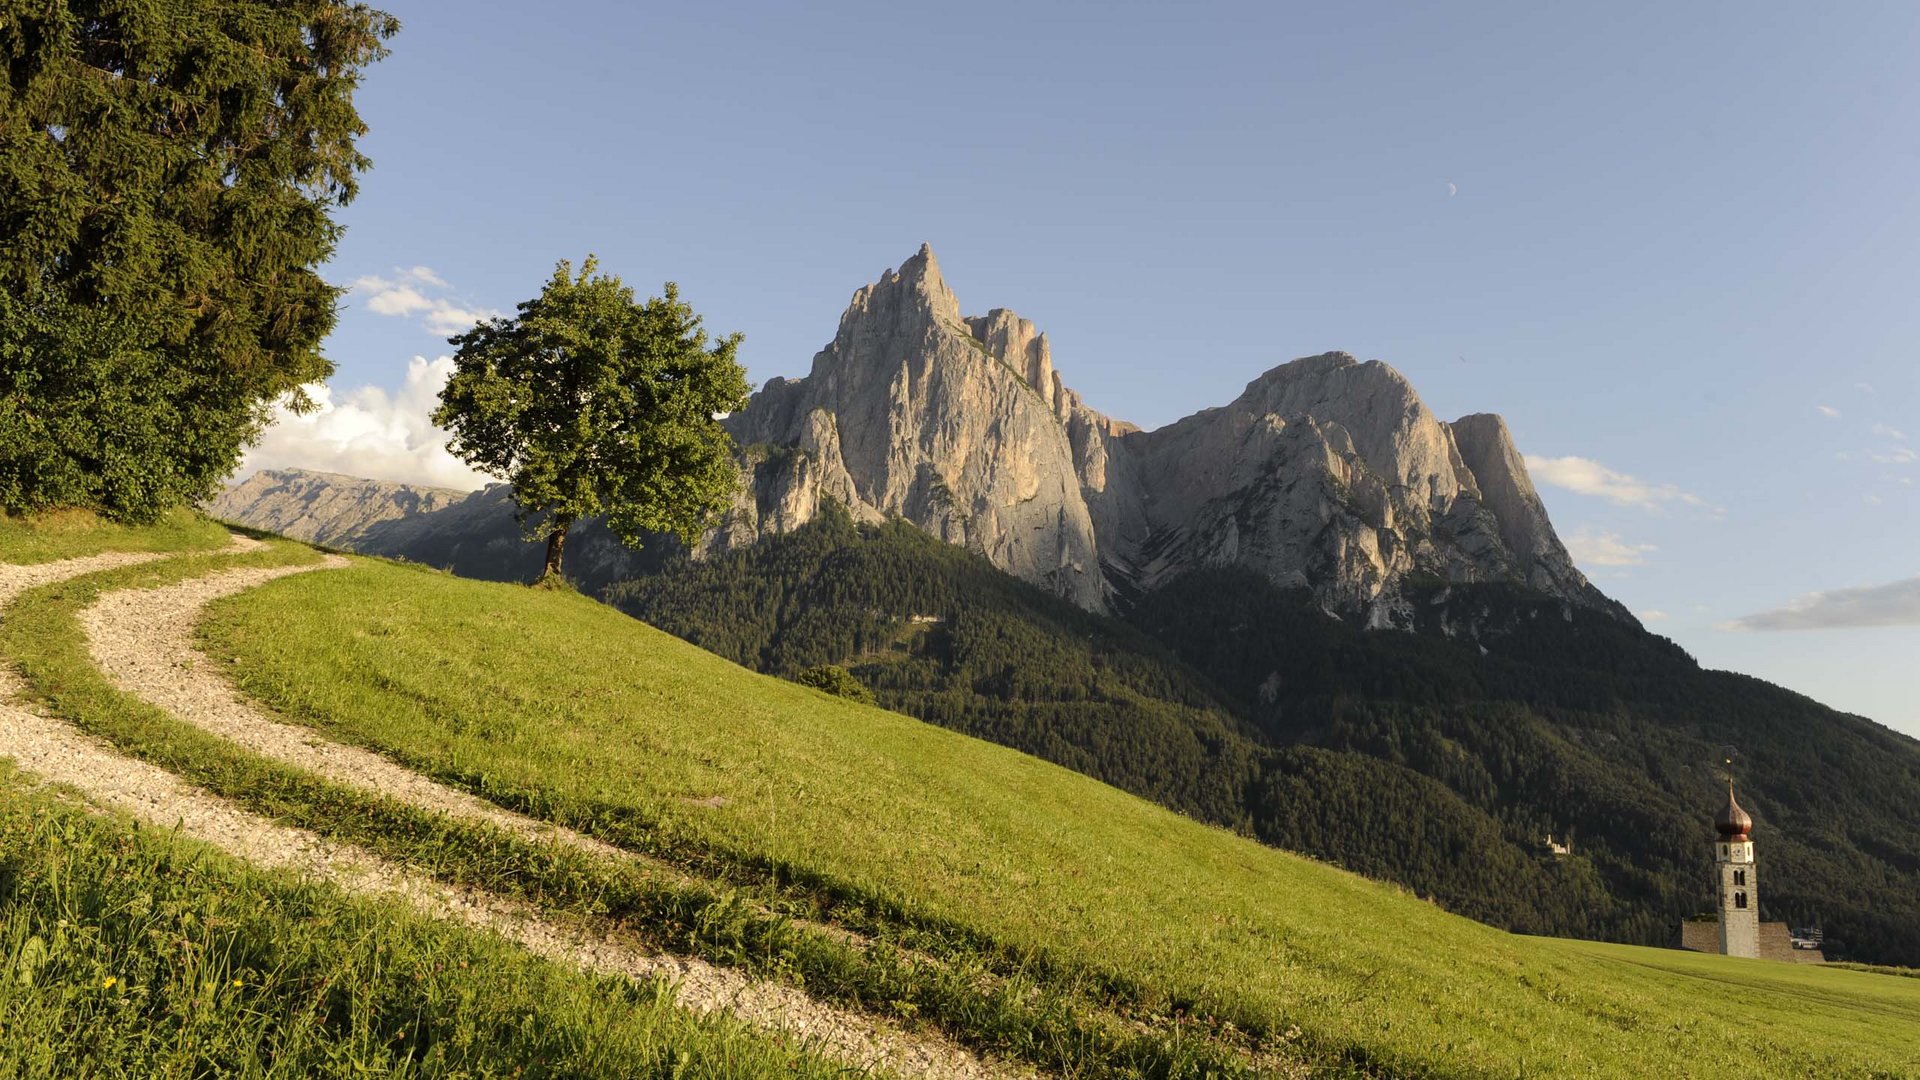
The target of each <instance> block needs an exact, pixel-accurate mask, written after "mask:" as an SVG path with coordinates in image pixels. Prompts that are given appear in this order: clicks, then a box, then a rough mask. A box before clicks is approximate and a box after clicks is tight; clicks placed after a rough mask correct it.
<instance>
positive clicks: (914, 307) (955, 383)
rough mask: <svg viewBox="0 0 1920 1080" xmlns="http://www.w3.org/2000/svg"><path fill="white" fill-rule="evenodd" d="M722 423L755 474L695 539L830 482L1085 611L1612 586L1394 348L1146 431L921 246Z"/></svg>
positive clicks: (1257, 388) (1341, 356)
mask: <svg viewBox="0 0 1920 1080" xmlns="http://www.w3.org/2000/svg"><path fill="white" fill-rule="evenodd" d="M728 424H729V427H730V428H731V430H732V431H733V432H734V435H735V437H736V439H738V440H739V441H740V442H741V443H742V444H744V445H747V446H748V447H749V448H750V449H749V451H748V455H749V459H750V463H751V464H752V466H753V468H752V476H751V479H750V483H749V485H748V488H747V490H746V491H745V492H743V494H742V496H741V498H740V500H739V502H738V504H737V505H736V507H735V510H734V513H733V514H732V516H731V517H730V519H729V521H728V523H727V525H726V526H725V527H724V528H723V529H722V530H720V532H719V533H718V534H716V535H715V537H713V538H712V539H711V540H710V541H709V544H708V546H709V547H710V548H717V547H728V546H733V545H737V544H742V543H751V542H752V541H753V540H755V539H756V538H757V537H759V536H762V535H766V534H767V533H770V532H780V531H785V530H787V529H791V528H795V527H798V526H799V525H800V524H803V523H805V521H807V520H809V519H810V518H811V517H812V516H813V514H814V513H815V512H816V511H817V509H818V507H819V505H820V503H821V501H822V500H823V499H827V498H831V499H835V500H837V501H840V502H842V503H845V504H846V505H847V506H848V509H849V511H850V512H851V513H852V514H853V515H854V517H855V518H856V519H859V520H869V521H878V520H882V519H885V518H887V517H901V518H905V519H906V520H909V521H912V522H913V523H915V524H917V525H919V526H920V527H921V528H923V529H926V530H927V531H928V532H931V533H933V534H934V535H936V536H939V537H942V538H944V539H946V540H949V541H951V542H953V543H957V544H963V545H965V546H967V547H970V548H973V549H974V550H976V551H979V552H981V553H982V554H984V555H986V556H987V557H988V558H989V559H991V560H993V562H994V563H995V564H996V565H998V566H1000V567H1001V568H1002V569H1005V570H1007V571H1009V572H1010V573H1014V574H1016V575H1018V576H1020V577H1023V578H1026V579H1028V580H1030V581H1033V582H1036V583H1038V584H1042V585H1046V586H1048V587H1050V588H1053V589H1054V590H1056V591H1058V592H1060V593H1061V594H1063V595H1066V596H1068V597H1070V598H1072V599H1073V600H1074V601H1075V602H1077V603H1080V604H1081V605H1083V606H1086V607H1090V608H1096V609H1098V608H1103V607H1107V606H1109V605H1111V604H1112V603H1114V602H1115V600H1116V598H1119V597H1124V596H1127V595H1132V594H1134V593H1135V592H1137V591H1138V590H1141V589H1149V588H1152V587H1154V586H1156V585H1158V584H1159V583H1161V582H1164V581H1166V580H1170V579H1171V578H1172V577H1174V576H1176V575H1178V574H1179V573H1181V572H1183V571H1185V570H1187V569H1192V568H1194V567H1198V566H1203V565H1208V564H1215V563H1236V564H1242V565H1248V566H1253V567H1256V568H1258V569H1260V570H1261V571H1262V572H1264V573H1266V574H1267V575H1268V576H1269V577H1271V578H1272V579H1273V580H1275V581H1277V582H1279V583H1281V584H1283V585H1287V586H1297V587H1301V588H1307V589H1310V590H1312V591H1313V592H1314V593H1315V594H1316V595H1318V596H1319V597H1320V599H1321V600H1322V602H1323V603H1324V604H1326V605H1327V606H1328V607H1329V609H1332V610H1340V611H1353V612H1364V613H1366V616H1367V619H1368V620H1369V622H1370V623H1373V624H1393V623H1394V617H1393V614H1392V609H1393V605H1394V604H1395V603H1397V602H1398V601H1397V598H1398V596H1399V595H1400V592H1399V583H1400V582H1401V581H1402V580H1404V579H1406V578H1407V577H1408V576H1409V575H1414V574H1421V575H1429V576H1433V575H1437V576H1439V577H1441V578H1442V579H1444V580H1448V581H1514V582H1522V583H1525V584H1527V585H1529V586H1531V587H1533V588H1536V589H1541V590H1544V591H1546V592H1549V593H1552V594H1554V595H1556V596H1559V597H1561V598H1563V599H1568V600H1574V601H1578V602H1580V603H1583V604H1592V605H1594V606H1607V605H1609V604H1610V603H1611V602H1610V601H1606V600H1605V598H1604V597H1601V596H1600V595H1599V593H1598V592H1597V590H1594V589H1593V587H1592V586H1591V585H1589V584H1588V583H1587V581H1586V579H1585V578H1584V577H1582V576H1581V575H1580V573H1579V571H1578V570H1576V569H1575V568H1574V567H1573V564H1572V561H1571V560H1570V559H1568V558H1567V556H1566V551H1565V548H1564V547H1562V546H1561V544H1560V541H1559V539H1558V537H1556V536H1554V534H1553V528H1552V525H1551V524H1550V523H1549V522H1548V521H1547V517H1546V510H1545V508H1544V506H1542V505H1541V503H1540V500H1539V496H1538V494H1537V493H1536V492H1534V490H1533V486H1532V483H1531V481H1530V480H1528V478H1527V476H1526V466H1525V464H1524V462H1523V461H1522V459H1521V458H1520V455H1519V453H1518V451H1517V450H1516V449H1515V448H1514V447H1513V441H1512V437H1511V434H1510V433H1509V432H1508V431H1507V430H1506V426H1505V424H1504V423H1502V422H1501V421H1500V420H1499V418H1498V417H1491V416H1470V417H1465V418H1462V419H1461V420H1460V421H1458V422H1457V423H1455V424H1452V425H1449V424H1446V423H1443V422H1442V421H1440V419H1439V418H1438V417H1436V416H1435V415H1434V414H1433V412H1432V411H1431V410H1430V409H1428V408H1427V406H1426V404H1425V403H1424V402H1422V401H1421V400H1420V396H1419V394H1418V393H1416V392H1415V390H1414V388H1413V386H1412V384H1411V383H1409V382H1408V381H1407V380H1406V378H1405V377H1404V376H1402V375H1401V374H1400V373H1399V372H1398V371H1395V370H1394V369H1393V368H1392V367H1390V366H1389V365H1387V364H1385V363H1382V362H1380V361H1377V360H1369V361H1361V360H1359V359H1357V358H1355V357H1353V356H1352V355H1349V354H1347V353H1344V352H1327V353H1321V354H1319V355H1316V356H1308V357H1302V358H1300V359H1297V360H1293V361H1290V362H1288V363H1285V364H1281V365H1279V366H1277V367H1274V368H1273V369H1271V370H1269V371H1267V372H1266V373H1264V374H1262V375H1260V376H1259V377H1257V378H1255V379H1253V380H1252V381H1251V382H1249V383H1248V384H1247V387H1246V389H1245V390H1244V391H1243V392H1242V393H1241V394H1240V396H1239V397H1237V398H1235V399H1234V400H1233V401H1232V402H1229V403H1228V404H1227V405H1224V406H1221V407H1219V408H1213V409H1206V410H1203V411H1201V412H1199V413H1196V414H1194V415H1193V416H1190V417H1187V418H1186V419H1184V420H1180V421H1178V422H1176V423H1173V424H1169V425H1167V426H1166V427H1163V428H1160V429H1158V430H1155V431H1149V432H1143V431H1139V430H1138V429H1136V428H1134V427H1133V426H1132V425H1130V424H1126V423H1124V422H1121V421H1116V420H1113V419H1111V418H1109V417H1106V416H1103V415H1101V414H1100V413H1098V412H1095V411H1094V410H1092V409H1090V408H1088V407H1087V406H1086V404H1085V403H1084V402H1083V401H1082V400H1081V398H1080V395H1079V394H1077V393H1075V392H1074V391H1073V390H1072V389H1071V388H1069V387H1068V386H1067V385H1066V384H1065V382H1064V381H1063V380H1062V378H1061V376H1060V373H1059V371H1058V370H1057V369H1056V368H1055V367H1054V358H1053V348H1052V343H1051V342H1050V341H1049V340H1048V338H1047V335H1046V334H1044V333H1042V332H1041V331H1040V330H1039V328H1038V327H1036V326H1035V325H1034V324H1033V323H1032V322H1030V321H1028V320H1026V319H1022V318H1021V317H1020V316H1018V315H1016V314H1015V313H1013V312H1012V311H1010V310H1008V309H1006V308H1001V307H996V308H991V309H989V310H988V311H987V313H986V314H985V315H976V316H971V317H968V316H963V315H962V314H961V307H960V304H959V301H958V299H957V298H956V297H955V295H954V293H953V291H952V290H951V289H950V288H948V286H947V283H946V281H945V279H944V277H943V276H942V275H941V273H940V268H939V264H938V262H937V261H936V260H935V258H934V255H933V250H932V248H930V247H928V246H925V245H922V247H921V248H920V250H919V252H917V253H916V254H915V255H914V256H913V257H911V258H909V259H908V260H906V261H905V262H904V263H902V264H901V265H900V267H899V268H898V269H897V270H888V271H886V272H884V273H882V274H881V275H880V277H879V278H878V279H877V280H876V281H874V282H873V283H872V284H870V285H867V286H864V287H862V288H861V289H859V290H858V291H856V292H855V293H854V295H853V300H852V302H851V303H850V304H849V305H848V308H847V311H846V312H845V314H843V315H842V316H841V319H840V325H839V329H838V332H837V333H836V334H835V335H834V339H833V341H832V342H831V343H829V344H828V345H827V347H826V348H824V349H822V350H821V351H820V353H819V354H818V355H816V356H815V358H814V362H813V367H812V371H811V374H809V375H808V376H807V377H806V378H804V379H793V380H787V379H774V380H770V381H769V382H768V383H767V385H766V386H765V387H764V388H762V390H761V391H760V392H759V393H758V394H756V395H755V396H754V398H753V400H752V402H751V403H750V404H749V405H748V406H747V408H746V409H745V410H743V411H742V412H741V413H739V414H737V415H736V416H734V417H732V418H730V419H729V421H728ZM1610 610H1611V609H1610Z"/></svg>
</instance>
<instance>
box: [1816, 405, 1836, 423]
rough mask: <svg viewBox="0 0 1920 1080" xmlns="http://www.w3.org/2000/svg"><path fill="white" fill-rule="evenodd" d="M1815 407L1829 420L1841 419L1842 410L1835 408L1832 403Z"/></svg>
mask: <svg viewBox="0 0 1920 1080" xmlns="http://www.w3.org/2000/svg"><path fill="white" fill-rule="evenodd" d="M1814 408H1815V409H1817V410H1819V413H1820V415H1821V416H1824V417H1826V418H1827V419H1829V420H1838V419H1840V410H1839V409H1836V408H1834V407H1833V406H1831V405H1815V406H1814Z"/></svg>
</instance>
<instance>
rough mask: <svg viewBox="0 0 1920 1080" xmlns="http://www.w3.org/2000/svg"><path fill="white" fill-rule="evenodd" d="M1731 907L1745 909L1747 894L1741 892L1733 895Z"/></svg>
mask: <svg viewBox="0 0 1920 1080" xmlns="http://www.w3.org/2000/svg"><path fill="white" fill-rule="evenodd" d="M1733 906H1734V907H1737V908H1745V907H1746V906H1747V894H1746V893H1743V892H1737V893H1734V894H1733Z"/></svg>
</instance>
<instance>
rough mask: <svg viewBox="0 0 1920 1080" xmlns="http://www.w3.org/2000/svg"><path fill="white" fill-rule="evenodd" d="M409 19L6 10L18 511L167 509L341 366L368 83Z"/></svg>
mask: <svg viewBox="0 0 1920 1080" xmlns="http://www.w3.org/2000/svg"><path fill="white" fill-rule="evenodd" d="M397 29H398V23H397V22H396V21H395V20H394V19H393V18H392V17H391V16H389V15H387V14H385V13H383V12H380V11H377V10H375V9H373V8H370V7H367V6H366V5H364V4H350V3H341V2H338V0H290V2H288V0H169V2H166V3H155V2H144V3H108V2H104V0H47V2H45V3H35V4H11V5H8V7H7V9H6V12H5V14H4V15H0V63H4V64H5V65H6V79H5V80H4V82H0V508H4V509H8V510H34V509H41V508H45V507H50V506H57V505H73V506H85V507H92V508H95V509H99V510H102V511H104V512H106V513H107V514H109V515H111V516H114V517H120V518H132V519H143V518H151V517H153V516H154V515H156V514H158V513H159V512H161V511H162V510H165V509H167V508H168V507H170V506H173V505H177V504H179V503H181V502H183V501H187V500H190V499H196V498H201V497H205V496H207V495H209V494H211V493H212V491H213V490H214V489H215V487H216V486H217V485H218V484H219V482H220V481H221V480H222V479H223V478H225V477H226V476H227V475H228V474H230V473H231V472H232V471H233V468H234V466H235V465H236V464H237V463H238V460H239V454H240V449H241V447H242V446H244V445H245V443H246V442H247V441H248V440H249V439H251V438H253V437H254V436H255V435H257V434H258V432H259V429H260V426H261V424H262V422H263V421H264V419H265V416H266V413H267V409H268V407H269V405H270V404H271V403H272V402H273V401H275V400H277V399H280V398H281V397H282V396H284V395H288V394H293V395H295V398H296V400H303V399H300V397H299V387H300V386H301V385H303V384H306V383H310V382H313V381H316V380H319V379H323V378H325V377H326V376H327V375H328V374H329V373H330V372H331V370H332V365H331V364H330V363H329V362H328V361H327V360H326V358H325V357H324V356H323V355H322V354H321V351H320V343H321V340H322V339H323V338H324V337H325V336H326V335H327V333H328V332H329V331H330V330H331V329H332V328H333V324H334V305H335V302H336V300H337V298H338V296H339V290H338V289H336V288H335V287H333V286H331V285H329V284H328V283H327V282H325V281H324V280H322V279H321V278H320V276H319V274H318V273H317V272H316V271H315V269H314V268H315V267H316V266H317V265H319V264H320V263H321V262H324V261H325V260H326V259H327V258H328V257H329V256H330V255H331V254H332V252H333V249H334V244H335V243H336V241H337V240H338V238H339V235H340V226H339V225H338V224H337V223H336V222H334V221H333V219H332V218H331V216H330V212H331V210H332V209H333V208H335V207H338V206H343V205H345V204H346V203H347V202H349V201H350V200H351V199H352V198H353V196H354V194H355V192H356V180H355V178H356V175H357V174H358V173H360V172H362V171H364V170H365V169H366V168H367V166H368V161H367V159H366V158H365V157H364V156H363V155H361V153H360V152H359V151H358V150H357V149H356V148H355V141H356V140H357V139H358V137H359V136H360V135H362V134H364V132H365V131H366V127H365V125H364V124H363V123H362V122H361V120H360V116H359V114H358V113H357V112H356V111H355V109H354V106H353V92H354V90H355V89H356V88H357V87H358V85H359V81H360V76H361V73H362V71H363V70H364V69H365V68H366V66H367V65H368V64H370V63H372V62H374V61H375V60H378V59H379V58H380V57H381V56H383V55H385V51H386V50H385V46H384V45H383V42H384V41H385V40H386V39H387V38H388V37H390V36H391V35H392V34H393V33H395V32H396V31H397Z"/></svg>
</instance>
